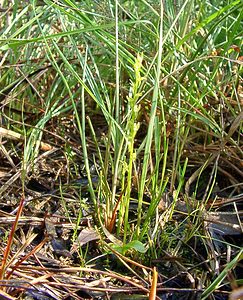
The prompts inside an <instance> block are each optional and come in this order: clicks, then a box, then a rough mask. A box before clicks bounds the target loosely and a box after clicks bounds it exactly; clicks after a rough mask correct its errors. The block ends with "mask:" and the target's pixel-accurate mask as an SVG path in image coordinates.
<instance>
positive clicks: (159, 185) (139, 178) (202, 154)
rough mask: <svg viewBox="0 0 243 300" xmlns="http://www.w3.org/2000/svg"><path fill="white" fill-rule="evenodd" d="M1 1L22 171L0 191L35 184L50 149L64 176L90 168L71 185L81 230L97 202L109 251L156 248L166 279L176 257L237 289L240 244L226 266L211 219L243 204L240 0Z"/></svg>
mask: <svg viewBox="0 0 243 300" xmlns="http://www.w3.org/2000/svg"><path fill="white" fill-rule="evenodd" d="M2 5H3V6H2V7H3V8H6V10H5V9H3V11H1V25H0V26H1V27H0V53H1V55H0V58H1V60H0V72H1V77H0V93H1V94H0V100H1V127H3V128H6V129H8V130H9V131H10V132H12V133H13V132H15V133H18V134H19V136H18V140H19V143H18V144H17V145H16V143H15V142H13V141H11V140H10V141H9V140H8V143H6V145H5V144H4V143H3V144H2V145H1V148H0V150H1V156H2V157H5V158H7V164H6V166H5V165H4V164H3V166H4V167H9V166H10V167H12V168H13V169H12V171H11V172H15V173H17V174H19V175H18V176H16V177H14V179H13V180H12V181H5V182H4V184H3V185H2V187H0V194H1V196H2V195H3V193H4V192H5V191H6V189H7V187H6V186H7V185H6V184H8V186H11V184H12V183H14V182H15V180H16V183H17V182H18V181H17V180H19V182H18V184H19V185H21V191H18V192H21V194H22V195H23V197H25V196H26V195H27V194H28V190H27V189H26V184H27V182H28V181H29V179H30V178H32V176H33V174H37V175H38V174H40V173H41V169H40V163H41V162H43V161H45V162H46V161H47V160H48V159H49V160H48V163H49V164H50V166H49V168H47V167H44V169H45V171H46V170H47V169H48V174H52V175H50V176H53V182H52V185H53V186H54V188H55V189H56V185H57V183H58V182H62V183H63V181H64V183H65V184H69V183H70V182H73V181H75V180H76V179H77V177H80V173H81V174H82V176H84V177H85V179H86V187H81V188H80V187H79V189H78V188H75V187H73V188H72V193H73V194H72V197H71V196H66V194H65V193H66V190H65V191H64V192H62V191H61V192H60V194H61V196H60V197H61V201H60V202H61V203H62V204H61V206H62V207H63V209H64V211H65V214H66V216H67V217H68V219H69V221H70V223H72V225H73V227H74V228H75V229H74V233H73V236H72V238H73V241H74V240H76V239H77V238H78V232H79V224H80V221H81V220H82V219H83V218H85V216H86V215H85V213H83V207H87V205H88V206H89V210H90V211H89V213H90V215H92V222H93V223H92V222H91V223H92V226H93V227H95V226H96V228H97V231H98V232H99V234H100V237H99V239H100V240H101V243H100V245H99V246H98V248H99V251H100V253H101V256H102V255H111V253H113V254H112V255H114V253H115V254H116V255H118V256H117V257H118V258H119V259H121V260H122V258H121V257H120V256H119V254H122V256H123V257H124V259H125V258H127V259H131V260H133V261H135V262H137V263H141V264H145V265H149V266H152V265H154V264H155V262H158V261H159V262H162V263H161V266H160V264H158V270H159V272H161V273H162V274H163V272H165V273H166V275H165V276H167V277H168V278H169V277H170V276H171V277H173V276H174V275H173V276H172V273H173V274H175V273H177V271H178V270H179V271H178V272H180V271H183V272H189V273H190V274H192V275H191V276H192V277H194V278H198V277H200V278H204V279H200V280H201V282H200V284H201V287H202V288H204V287H207V286H208V288H206V289H205V290H204V291H203V294H202V297H204V298H203V299H206V297H208V296H209V295H210V294H211V293H213V292H214V291H215V290H216V289H219V285H220V284H221V283H222V282H223V281H224V284H225V285H227V286H229V285H230V284H231V288H233V287H234V286H233V285H232V282H231V281H230V280H228V281H227V279H226V278H227V272H229V271H232V272H233V269H234V268H236V266H237V264H238V262H239V260H240V259H239V258H240V257H241V256H242V253H241V252H240V250H239V249H240V246H239V245H238V244H237V243H236V244H233V248H234V251H233V253H232V255H233V256H234V257H231V259H230V264H229V266H230V267H229V268H224V269H222V268H221V267H220V266H219V265H218V264H219V261H218V257H217V255H219V253H217V251H218V250H219V248H218V246H217V245H218V244H217V242H212V240H214V238H215V240H217V238H218V237H217V236H216V237H215V236H213V234H212V232H209V231H208V230H207V227H206V226H205V224H204V221H203V220H204V218H205V215H206V214H207V213H209V212H210V210H211V209H214V208H215V206H214V204H215V203H214V202H216V204H217V200H218V198H219V199H221V198H228V199H233V200H232V203H233V202H234V198H233V197H235V196H237V195H240V194H241V193H242V185H241V180H240V178H241V176H242V171H241V170H240V167H239V164H241V163H242V162H241V157H242V144H241V139H240V137H241V134H242V132H241V129H242V101H243V100H242V86H241V84H242V52H241V47H242V28H243V27H242V25H243V20H242V2H241V1H240V0H236V1H221V2H220V4H219V3H218V1H214V0H211V1H205V0H204V1H195V0H187V1H176V2H175V1H172V0H168V1H164V2H163V1H160V3H157V2H156V1H145V0H143V1H132V0H130V1H88V0H86V1H73V0H67V1H65V0H60V1H51V0H44V1H34V0H33V1H28V2H27V3H22V2H20V1H19V2H18V1H15V2H14V3H13V4H9V3H8V1H3V4H2ZM8 137H9V136H8ZM8 137H7V138H8ZM43 143H45V144H43ZM45 147H47V149H46V148H45ZM48 147H50V148H48ZM45 151H49V152H48V153H46V154H45ZM53 153H55V154H53ZM15 161H17V163H15ZM37 177H38V176H37ZM15 178H16V179H15ZM9 183H10V184H9ZM62 186H63V185H62V184H61V187H62ZM64 186H65V185H64ZM67 187H68V188H69V185H67ZM12 188H13V189H14V187H13V186H12ZM87 188H88V192H89V193H88V196H87V195H86V196H87V197H88V199H89V200H87V199H85V197H84V190H86V189H87ZM57 190H58V189H57ZM10 193H13V194H15V195H16V191H15V190H14V191H11V192H9V194H10ZM68 193H70V192H68V191H67V194H68ZM66 197H67V198H66ZM75 199H76V200H77V201H76V200H75ZM65 201H66V202H67V203H66V206H65ZM87 201H88V204H87ZM73 203H75V204H73ZM234 203H235V202H234ZM79 205H80V206H79ZM234 205H235V204H234ZM74 207H75V208H74ZM234 207H235V206H234ZM235 210H236V212H237V209H236V208H235ZM75 217H76V219H78V222H76V224H75ZM73 218H74V219H73ZM238 219H240V215H238ZM220 239H221V238H219V240H220ZM218 243H220V245H221V243H222V242H221V241H219V242H218ZM224 243H225V245H226V246H227V247H231V246H232V245H231V246H230V243H231V241H230V242H229V241H227V240H226V241H225V242H224ZM220 247H221V246H220ZM199 248H200V251H199V253H198V249H199ZM86 250H87V249H86ZM86 250H85V251H83V252H82V251H81V254H80V255H81V256H82V255H83V258H82V259H84V261H85V259H86V256H87V252H88V251H86ZM82 253H85V254H82ZM222 255H223V254H222ZM191 256H193V258H195V260H198V264H199V265H200V266H199V267H198V268H194V267H193V266H191V265H190V260H191ZM164 257H165V259H168V261H167V262H164V260H163V259H164ZM223 257H224V256H223ZM181 258H182V262H179V261H180V259H181ZM6 259H7V258H6V257H5V260H6ZM87 260H88V258H87ZM173 260H175V261H176V263H175V265H176V267H175V266H174V264H173V263H172V262H170V261H173ZM203 260H205V261H206V262H205V261H204V262H205V264H206V265H207V267H206V268H207V270H206V271H205V270H204V269H203V268H201V264H200V262H202V261H203ZM122 261H123V260H122ZM123 262H124V265H126V266H127V262H126V263H125V261H123ZM5 263H6V261H5ZM163 264H164V266H162V265H163ZM84 265H85V263H84ZM171 265H173V268H174V269H173V272H172V273H171V274H170V272H169V271H168V270H165V269H167V268H168V269H169V266H171ZM3 267H4V268H3V269H4V270H5V271H6V268H5V265H4V266H3ZM160 268H161V270H160ZM163 268H164V270H163ZM128 270H129V271H131V269H130V268H128ZM133 271H134V272H135V271H136V272H137V270H132V272H133ZM198 274H199V275H198ZM139 276H142V275H141V274H140V275H139ZM197 276H198V277H197ZM215 276H216V277H215ZM3 277H4V276H3V274H2V278H3ZM232 277H234V276H233V275H232ZM232 277H231V278H232ZM228 278H230V277H228ZM234 278H236V279H235V285H236V286H237V285H238V281H237V280H238V279H237V275H235V277H234ZM200 284H199V285H200Z"/></svg>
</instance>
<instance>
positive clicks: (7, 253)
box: [0, 197, 24, 280]
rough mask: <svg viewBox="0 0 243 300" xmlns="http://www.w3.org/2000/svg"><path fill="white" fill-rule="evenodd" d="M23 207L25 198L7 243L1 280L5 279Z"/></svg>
mask: <svg viewBox="0 0 243 300" xmlns="http://www.w3.org/2000/svg"><path fill="white" fill-rule="evenodd" d="M23 207H24V197H22V198H21V200H20V203H19V207H18V211H17V214H16V217H15V220H14V223H13V225H12V228H11V231H10V233H9V238H8V243H7V246H6V249H5V251H4V254H3V259H2V265H1V268H0V280H1V279H3V278H4V277H5V272H6V266H7V262H8V258H9V254H10V251H11V246H12V243H13V239H14V234H15V231H16V229H17V226H18V221H19V218H20V215H21V213H22V210H23Z"/></svg>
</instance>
